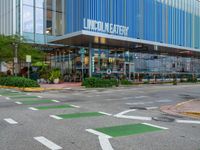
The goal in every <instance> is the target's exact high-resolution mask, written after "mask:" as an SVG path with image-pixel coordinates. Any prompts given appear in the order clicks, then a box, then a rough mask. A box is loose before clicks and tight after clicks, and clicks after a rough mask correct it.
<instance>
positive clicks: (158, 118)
mask: <svg viewBox="0 0 200 150" xmlns="http://www.w3.org/2000/svg"><path fill="white" fill-rule="evenodd" d="M152 119H153V120H155V121H162V122H174V121H175V119H174V118H169V117H152Z"/></svg>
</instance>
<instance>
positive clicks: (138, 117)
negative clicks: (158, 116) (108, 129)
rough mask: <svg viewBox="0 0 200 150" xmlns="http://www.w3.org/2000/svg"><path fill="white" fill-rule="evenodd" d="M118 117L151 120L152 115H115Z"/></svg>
mask: <svg viewBox="0 0 200 150" xmlns="http://www.w3.org/2000/svg"><path fill="white" fill-rule="evenodd" d="M115 117H117V118H124V119H133V120H144V121H151V120H152V118H151V117H142V116H127V115H121V116H115Z"/></svg>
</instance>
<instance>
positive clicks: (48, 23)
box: [46, 10, 53, 35]
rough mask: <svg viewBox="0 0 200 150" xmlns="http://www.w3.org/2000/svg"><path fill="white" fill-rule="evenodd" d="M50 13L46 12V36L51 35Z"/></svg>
mask: <svg viewBox="0 0 200 150" xmlns="http://www.w3.org/2000/svg"><path fill="white" fill-rule="evenodd" d="M52 13H53V12H52V11H51V10H47V17H46V18H47V20H46V34H48V35H52Z"/></svg>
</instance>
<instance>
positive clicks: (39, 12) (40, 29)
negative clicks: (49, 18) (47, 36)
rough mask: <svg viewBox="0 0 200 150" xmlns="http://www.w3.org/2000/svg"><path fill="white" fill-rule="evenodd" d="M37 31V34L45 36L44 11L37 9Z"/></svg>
mask: <svg viewBox="0 0 200 150" xmlns="http://www.w3.org/2000/svg"><path fill="white" fill-rule="evenodd" d="M35 21H36V22H35V30H36V33H40V34H43V33H44V32H43V31H44V9H40V8H36V17H35Z"/></svg>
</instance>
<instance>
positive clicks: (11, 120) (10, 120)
mask: <svg viewBox="0 0 200 150" xmlns="http://www.w3.org/2000/svg"><path fill="white" fill-rule="evenodd" d="M4 120H5V121H6V122H8V123H9V124H18V122H16V121H15V120H13V119H11V118H5V119H4Z"/></svg>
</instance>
